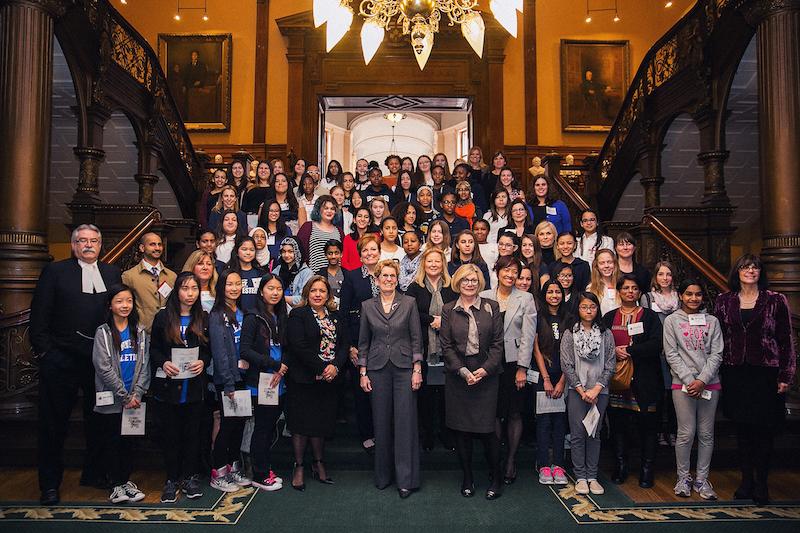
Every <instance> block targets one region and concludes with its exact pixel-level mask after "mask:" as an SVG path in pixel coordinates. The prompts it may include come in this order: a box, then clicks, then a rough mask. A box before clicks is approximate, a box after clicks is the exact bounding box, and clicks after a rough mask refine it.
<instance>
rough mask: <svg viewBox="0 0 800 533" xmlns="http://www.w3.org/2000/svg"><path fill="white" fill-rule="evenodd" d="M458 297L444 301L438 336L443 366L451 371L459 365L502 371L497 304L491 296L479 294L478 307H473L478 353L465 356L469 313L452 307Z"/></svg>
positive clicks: (500, 325) (488, 372)
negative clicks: (476, 327)
mask: <svg viewBox="0 0 800 533" xmlns="http://www.w3.org/2000/svg"><path fill="white" fill-rule="evenodd" d="M457 303H458V300H456V301H453V302H450V303H449V304H444V308H443V309H442V330H441V332H440V334H439V339H440V341H441V345H442V355H443V357H444V361H445V368H446V369H447V371H448V372H452V373H454V374H456V373H458V371H459V370H460V369H461V368H462V367H467V368H468V369H469V371H470V372H473V371H475V370H477V369H478V368H483V369H484V370H485V371H486V373H487V374H488V375H490V376H491V375H493V374H499V373H502V371H503V319H502V318H501V316H500V306H499V305H497V302H495V301H494V300H489V299H487V298H480V310H478V311H476V310H474V309H473V311H472V312H473V314H474V316H475V324H476V325H477V326H478V339H479V344H480V348H479V350H478V353H477V355H474V356H470V357H466V355H465V352H466V348H467V337H468V332H469V316H468V315H467V313H466V312H465V311H463V310H462V309H460V308H459V309H458V310H456V309H455V306H456V304H457Z"/></svg>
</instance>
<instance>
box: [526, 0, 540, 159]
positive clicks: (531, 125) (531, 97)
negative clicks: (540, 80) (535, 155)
mask: <svg viewBox="0 0 800 533" xmlns="http://www.w3.org/2000/svg"><path fill="white" fill-rule="evenodd" d="M524 7H525V13H524V14H523V15H522V32H523V33H522V38H523V44H522V46H523V47H524V48H523V59H524V61H525V143H526V144H536V143H538V142H539V128H538V125H539V115H538V111H537V109H538V103H539V101H538V96H537V88H536V0H524Z"/></svg>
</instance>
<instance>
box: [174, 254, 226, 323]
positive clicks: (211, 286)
mask: <svg viewBox="0 0 800 533" xmlns="http://www.w3.org/2000/svg"><path fill="white" fill-rule="evenodd" d="M181 272H191V273H192V274H194V275H195V276H197V279H198V281H199V282H200V303H201V305H202V306H203V311H205V312H206V313H210V312H211V308H212V307H214V298H216V296H217V277H218V274H217V269H216V268H214V256H213V255H211V254H210V253H208V252H205V251H203V250H195V251H194V252H192V253H191V254H189V257H188V258H187V259H186V262H185V263H184V264H183V269H182V270H181Z"/></svg>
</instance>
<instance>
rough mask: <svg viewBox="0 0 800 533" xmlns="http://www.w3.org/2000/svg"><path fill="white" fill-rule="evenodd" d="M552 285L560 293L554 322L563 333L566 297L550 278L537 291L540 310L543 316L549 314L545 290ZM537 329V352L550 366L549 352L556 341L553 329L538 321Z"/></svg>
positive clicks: (565, 320)
mask: <svg viewBox="0 0 800 533" xmlns="http://www.w3.org/2000/svg"><path fill="white" fill-rule="evenodd" d="M553 285H555V286H556V287H558V289H559V290H560V291H561V303H560V304H558V309H556V314H555V317H556V321H557V322H558V324H559V328H560V329H561V331H563V328H564V325H566V322H567V317H568V313H567V306H566V305H564V304H565V299H566V297H567V296H566V294H564V288H563V287H562V286H561V284H560V283H558V282H557V281H556V280H554V279H552V278H551V279H548V280H547V281H545V282H544V284H543V285H542V288H541V290H540V291H539V298H540V301H541V305H542V307H541V309H542V313H543V314H544V313H547V314H550V304H548V303H547V298H546V296H547V289H549V288H550V287H551V286H553ZM537 329H538V332H537V333H538V334H539V350H540V351H541V352H542V355H543V356H544V358H545V360H547V364H548V365H550V364H552V363H553V356H552V353H551V352H552V351H553V349H554V348H555V341H556V338H555V335H554V334H553V328H551V327H550V324H549V323H548V321H547V320H541V319H540V320H539V327H538V328H537Z"/></svg>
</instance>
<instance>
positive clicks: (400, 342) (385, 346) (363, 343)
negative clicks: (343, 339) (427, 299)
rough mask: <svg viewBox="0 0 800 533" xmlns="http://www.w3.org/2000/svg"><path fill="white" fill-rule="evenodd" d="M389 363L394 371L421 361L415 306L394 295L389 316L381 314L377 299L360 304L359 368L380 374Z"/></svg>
mask: <svg viewBox="0 0 800 533" xmlns="http://www.w3.org/2000/svg"><path fill="white" fill-rule="evenodd" d="M389 361H391V362H392V363H394V366H396V367H397V368H411V367H412V365H413V364H414V362H416V361H422V326H421V325H420V322H419V311H418V310H417V302H416V300H414V299H413V298H411V297H409V296H405V295H404V294H401V293H399V292H396V293H395V295H394V301H393V302H392V307H391V311H389V314H388V315H386V314H384V312H383V305H382V304H381V297H380V296H375V297H374V298H371V299H369V300H365V301H364V303H362V304H361V327H360V328H359V336H358V365H359V366H366V367H367V370H380V369H381V368H383V367H384V366H386V363H388V362H389Z"/></svg>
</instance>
